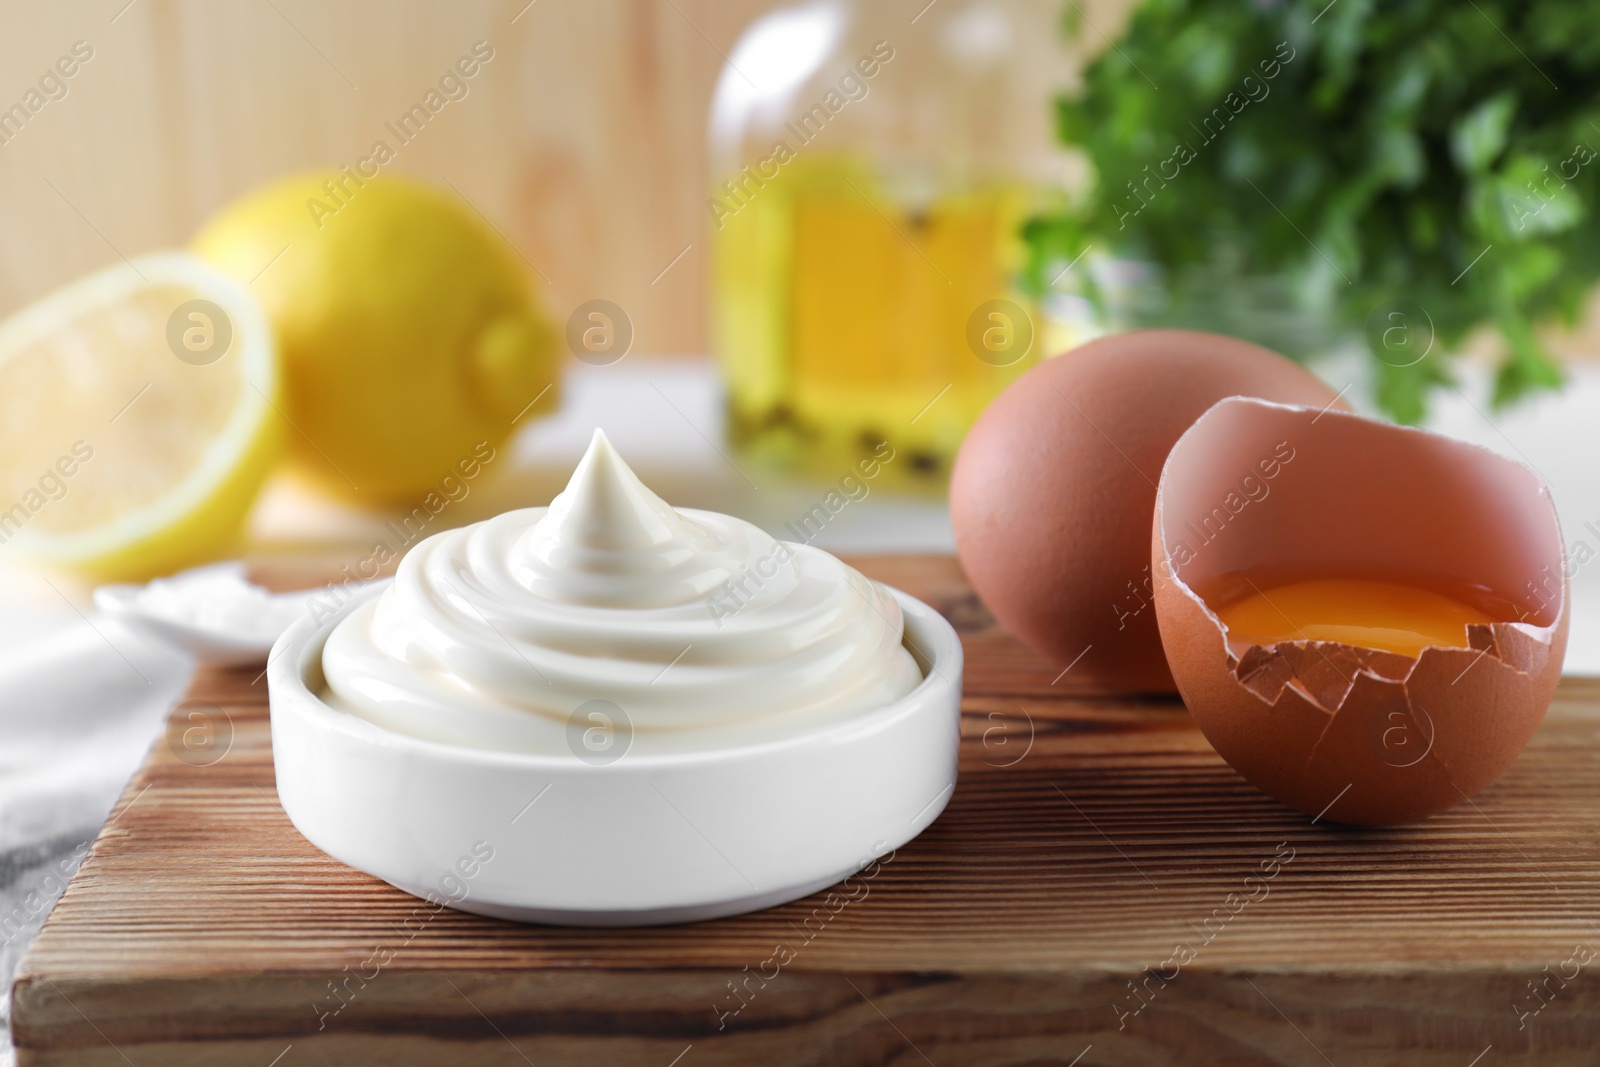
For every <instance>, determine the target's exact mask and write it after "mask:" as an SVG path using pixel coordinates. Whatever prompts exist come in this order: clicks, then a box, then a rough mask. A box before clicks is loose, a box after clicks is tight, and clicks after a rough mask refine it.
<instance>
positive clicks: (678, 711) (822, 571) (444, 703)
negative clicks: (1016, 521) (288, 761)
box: [322, 430, 922, 755]
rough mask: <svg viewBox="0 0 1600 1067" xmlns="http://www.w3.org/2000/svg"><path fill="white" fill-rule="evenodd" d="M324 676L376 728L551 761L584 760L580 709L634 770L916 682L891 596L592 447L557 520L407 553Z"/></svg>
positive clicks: (555, 510)
mask: <svg viewBox="0 0 1600 1067" xmlns="http://www.w3.org/2000/svg"><path fill="white" fill-rule="evenodd" d="M322 668H323V675H324V677H325V678H326V682H327V689H326V693H325V694H324V698H325V699H326V700H327V702H328V703H329V704H331V705H333V706H335V707H339V708H342V709H344V710H346V711H349V712H350V713H352V714H355V715H358V716H360V717H362V718H364V719H366V720H368V721H369V722H372V723H374V724H376V725H379V726H382V727H385V728H387V729H390V730H395V731H398V732H401V733H406V734H410V735H412V736H414V737H419V738H425V739H429V740H433V741H441V742H445V743H449V744H456V745H464V746H470V747H474V748H483V749H489V750H494V751H503V752H523V753H532V754H549V755H558V754H564V753H567V752H569V751H570V750H572V749H573V746H574V734H573V732H572V729H571V726H572V724H573V717H574V716H575V715H577V716H580V725H585V724H586V723H587V718H586V716H588V715H589V714H590V712H588V711H585V709H593V708H596V707H603V708H607V709H609V714H603V713H596V714H600V718H599V719H597V720H596V721H601V720H608V724H607V726H606V728H607V729H611V728H615V726H616V723H615V722H614V721H610V720H615V719H616V718H618V717H619V715H620V717H621V719H622V721H623V723H624V724H625V726H624V729H625V730H626V732H627V734H628V736H627V737H626V738H625V739H624V740H625V742H626V743H627V744H629V745H630V746H631V751H632V752H634V753H636V754H646V753H665V752H683V751H699V750H705V749H708V748H719V747H728V746H737V745H744V744H750V743H753V742H760V741H766V740H772V739H776V738H780V737H783V736H785V735H788V734H792V733H794V732H796V731H802V730H807V729H811V728H815V727H818V726H821V725H825V724H827V723H830V722H837V721H840V720H843V719H847V718H849V717H851V716H854V715H859V714H861V713H863V712H867V711H871V710H874V709H876V708H880V707H883V706H884V705H886V704H889V703H891V702H893V701H895V700H897V699H899V698H900V697H903V696H905V695H906V694H907V693H909V692H910V691H911V690H912V689H913V688H915V687H916V686H917V685H918V684H919V683H920V682H921V681H922V672H921V670H920V668H919V667H918V666H917V663H916V661H915V660H914V659H913V657H912V656H911V654H910V652H909V651H907V649H906V647H905V645H904V622H903V619H902V617H901V611H900V606H899V604H898V603H896V601H895V599H894V598H893V597H891V596H889V595H888V594H887V593H885V592H884V591H883V589H882V588H881V587H879V586H878V585H876V584H875V583H873V582H871V581H869V580H868V579H866V578H864V577H862V575H861V574H860V573H859V572H857V571H856V570H855V569H853V568H851V567H849V566H847V565H846V564H844V563H842V562H841V561H839V560H838V559H837V558H835V557H834V556H832V555H830V554H828V553H827V552H824V551H822V550H820V549H816V548H812V547H810V546H807V545H796V544H790V543H787V542H783V541H778V540H776V539H774V538H773V537H771V536H770V535H768V534H766V533H765V532H763V531H762V530H761V529H759V528H758V527H756V526H754V525H752V524H750V523H748V522H744V521H742V520H740V519H736V518H733V517H731V516H728V515H721V514H717V513H715V512H708V511H697V510H690V509H684V510H681V511H680V510H677V509H674V508H672V507H671V506H669V505H668V504H667V503H666V502H665V501H663V500H662V499H661V498H660V497H658V496H656V495H655V494H654V493H652V492H651V491H650V490H649V489H648V488H646V487H645V485H644V484H643V483H642V482H641V481H640V480H639V478H638V477H637V476H636V475H635V474H634V472H633V471H632V470H631V469H629V467H628V465H627V464H626V463H625V462H623V459H622V457H621V456H620V455H618V454H617V451H616V450H615V449H614V448H613V447H612V446H611V444H610V442H608V441H607V440H606V438H605V435H604V434H603V433H601V432H600V431H598V430H597V431H595V435H594V439H593V441H592V442H591V443H590V445H589V449H588V451H587V453H586V454H585V455H584V457H583V459H582V460H581V461H580V462H579V464H578V466H577V469H576V470H575V471H574V472H573V475H572V479H571V481H570V482H569V484H568V485H567V487H566V489H565V490H564V491H563V492H562V493H561V494H560V495H559V496H557V497H556V498H555V499H554V500H553V501H551V503H550V506H549V507H547V508H526V509H521V510H517V511H511V512H507V513H505V514H502V515H499V516H496V517H495V518H492V519H489V520H487V521H484V522H480V523H477V524H474V525H472V526H467V527H464V528H461V529H456V530H449V531H446V532H444V533H440V534H436V535H434V536H433V537H430V538H428V539H427V540H425V541H423V542H421V543H420V544H418V545H417V546H416V547H415V548H414V549H412V550H411V552H410V553H409V554H408V555H407V556H406V557H405V559H404V560H402V561H401V564H400V567H399V570H398V572H397V573H396V575H395V579H394V583H393V585H391V586H390V587H389V588H388V589H387V590H385V591H384V592H383V593H382V594H381V595H380V596H378V597H376V598H373V599H372V600H369V601H367V602H366V603H364V604H362V605H361V606H360V607H358V608H357V609H356V610H355V611H353V612H352V613H350V614H349V615H348V616H347V617H346V618H345V619H344V620H343V621H342V622H341V623H340V624H339V625H338V626H337V627H336V628H335V629H334V631H333V633H332V634H331V635H330V636H329V638H328V641H327V644H326V646H325V648H324V651H323V655H322ZM594 702H600V703H598V704H596V703H594ZM580 735H581V732H580ZM591 736H592V735H591ZM603 740H604V741H605V742H606V743H611V742H612V740H613V739H611V738H603Z"/></svg>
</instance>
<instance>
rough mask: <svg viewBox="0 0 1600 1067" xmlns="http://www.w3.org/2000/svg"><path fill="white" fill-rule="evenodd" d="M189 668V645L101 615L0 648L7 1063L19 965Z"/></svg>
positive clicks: (0, 864) (0, 954)
mask: <svg viewBox="0 0 1600 1067" xmlns="http://www.w3.org/2000/svg"><path fill="white" fill-rule="evenodd" d="M190 672H191V664H190V662H189V660H188V657H186V656H185V655H183V654H182V653H180V652H176V651H174V650H172V649H170V648H167V647H165V646H164V645H161V644H159V643H157V642H155V641H152V640H150V639H148V638H145V637H142V636H140V635H138V634H135V633H133V632H132V631H130V630H127V629H125V628H123V627H121V626H120V625H118V624H117V623H115V622H113V621H111V620H109V619H106V618H104V617H101V616H93V615H92V616H89V617H88V618H86V619H85V618H74V619H72V620H71V621H69V622H65V623H58V624H57V625H56V626H54V627H51V628H50V632H46V633H44V634H42V635H40V636H35V637H32V638H29V639H28V640H25V641H20V642H14V643H11V644H10V645H9V647H6V648H4V649H0V989H3V990H5V991H6V994H7V995H6V996H4V997H3V998H0V1020H4V1022H5V1031H4V1034H5V1036H4V1039H3V1040H0V1067H9V1065H10V1064H11V1063H12V1062H13V1053H12V1048H11V1039H10V1012H11V998H10V996H9V990H10V986H11V978H12V975H13V973H14V972H15V971H16V968H17V964H18V962H19V961H20V960H21V959H22V954H23V952H24V950H25V949H26V948H27V946H28V943H29V942H30V941H32V940H33V938H34V936H35V935H36V934H37V933H38V931H39V927H40V925H41V924H42V923H43V922H44V918H45V915H46V914H47V913H48V912H49V910H50V907H51V906H52V905H53V904H54V903H55V901H56V898H57V897H59V896H60V895H61V892H62V891H63V889H64V888H65V887H66V882H67V880H68V878H69V877H70V876H71V874H72V872H73V871H75V870H76V869H77V865H78V863H79V861H80V860H81V859H82V857H83V854H84V852H85V851H87V849H88V845H89V843H90V842H91V841H93V839H94V836H95V834H96V833H97V832H98V831H99V829H100V825H101V824H102V823H103V822H105V819H106V816H107V814H108V813H109V812H110V810H111V806H112V804H114V803H115V802H116V799H117V797H118V796H119V795H120V794H121V792H122V789H123V786H124V785H125V784H126V783H127V781H128V778H129V776H130V775H132V774H133V772H134V770H135V769H137V767H138V765H139V761H140V760H141V759H142V758H143V756H144V753H145V751H146V750H147V749H148V748H149V747H150V743H151V742H152V741H153V740H154V739H155V738H157V737H158V736H159V735H160V733H161V730H162V724H163V722H164V721H165V719H166V715H167V712H168V710H169V709H170V708H171V707H172V705H173V704H174V703H176V702H177V700H178V698H179V697H180V696H181V695H182V693H183V690H184V688H185V687H186V686H187V685H188V681H189V675H190Z"/></svg>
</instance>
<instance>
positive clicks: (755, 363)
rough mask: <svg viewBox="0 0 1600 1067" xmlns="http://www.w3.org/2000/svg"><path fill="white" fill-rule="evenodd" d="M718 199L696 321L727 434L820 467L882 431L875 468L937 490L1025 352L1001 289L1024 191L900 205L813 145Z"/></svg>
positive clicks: (1014, 247) (1018, 322) (1012, 265)
mask: <svg viewBox="0 0 1600 1067" xmlns="http://www.w3.org/2000/svg"><path fill="white" fill-rule="evenodd" d="M769 173H770V171H769ZM717 196H718V201H719V202H720V203H721V204H722V205H723V210H721V211H715V210H714V212H713V214H714V215H715V216H717V220H716V222H714V224H713V225H714V231H715V232H714V247H715V266H714V273H713V287H714V293H713V297H714V300H713V306H714V312H713V315H714V318H713V327H712V330H713V337H714V343H715V346H716V349H717V353H718V358H719V360H720V362H721V366H722V372H723V376H724V380H725V382H726V384H727V389H728V411H729V417H730V418H729V425H730V434H731V436H732V438H733V440H734V443H735V444H736V445H738V446H739V447H741V448H742V449H743V450H745V451H746V452H748V453H754V454H756V455H758V456H760V457H763V458H766V459H770V460H773V461H776V462H778V463H781V464H783V465H786V466H797V465H798V466H803V467H807V468H810V469H812V470H813V471H814V472H816V473H819V474H822V475H825V476H826V475H830V474H833V473H836V470H835V468H842V467H844V466H847V465H848V464H849V463H850V462H851V461H852V460H853V459H854V458H855V457H857V456H859V455H861V454H862V453H864V452H865V453H871V452H872V451H873V449H874V448H875V447H876V446H877V445H878V444H879V443H880V442H884V441H887V442H889V444H890V445H892V446H893V447H894V449H895V457H896V458H895V460H894V461H893V462H891V463H889V464H888V465H887V466H886V467H885V470H886V471H890V472H892V473H893V474H894V475H895V476H896V477H897V478H898V479H909V480H919V479H920V480H924V481H927V482H929V483H931V484H939V483H940V482H941V481H942V478H943V476H944V475H945V474H947V473H948V470H949V464H950V461H951V459H952V458H953V457H954V454H955V450H956V448H957V446H958V445H959V444H960V442H961V438H962V436H963V434H964V433H965V432H966V430H967V428H968V427H969V426H970V425H971V424H972V421H973V420H974V419H975V418H977V416H978V414H979V412H981V411H982V410H983V408H984V406H985V405H986V404H987V403H988V402H989V401H990V400H991V399H992V398H993V397H994V396H995V395H996V394H998V393H999V392H1000V390H1002V389H1004V388H1005V386H1006V385H1008V384H1010V383H1011V382H1012V381H1014V380H1015V379H1016V378H1017V376H1018V375H1020V374H1021V373H1022V372H1023V371H1024V370H1026V369H1027V368H1028V367H1029V366H1031V365H1032V364H1033V363H1035V362H1037V360H1038V359H1039V357H1040V354H1041V353H1040V349H1041V348H1042V347H1043V345H1042V343H1041V340H1040V333H1041V329H1040V327H1039V323H1038V319H1039V316H1038V315H1037V314H1036V313H1035V310H1034V308H1033V307H1032V306H1031V305H1030V304H1029V302H1028V301H1027V300H1025V299H1024V298H1023V297H1021V296H1020V295H1018V294H1017V293H1016V292H1015V290H1014V286H1013V279H1014V278H1015V277H1016V276H1017V273H1018V271H1019V269H1020V267H1021V263H1022V256H1023V248H1022V245H1021V241H1020V237H1019V232H1018V231H1019V227H1020V224H1021V222H1022V220H1023V218H1024V216H1025V212H1026V209H1027V205H1028V200H1027V195H1026V192H1025V191H1024V190H1023V189H1022V188H1020V187H1001V186H996V187H990V188H982V189H977V190H973V191H969V192H965V193H961V194H952V195H947V196H944V197H936V198H932V199H925V200H924V201H923V202H922V203H920V204H919V206H917V207H915V208H911V207H907V206H904V205H903V204H901V203H899V202H897V201H896V199H895V198H894V197H892V196H891V195H890V194H888V193H886V192H885V191H884V190H883V189H882V188H881V187H880V186H879V185H878V183H877V182H876V181H875V180H874V179H873V177H872V173H871V171H870V170H869V169H868V168H867V167H866V166H865V165H863V164H861V163H860V162H858V161H854V160H852V159H851V158H850V157H847V156H827V155H822V154H814V155H810V156H806V155H802V156H800V157H799V158H796V159H793V160H791V161H789V162H788V163H786V164H784V165H783V166H782V168H781V171H780V172H779V173H778V174H777V175H776V177H774V178H772V180H769V181H766V182H765V183H764V184H762V185H759V186H757V185H756V184H755V183H753V182H751V181H749V180H744V181H742V182H741V183H740V184H739V185H738V186H737V187H735V186H734V185H732V184H724V185H722V186H720V187H719V188H718V190H717ZM996 300H1004V301H1009V305H1008V306H1000V307H996V306H987V307H986V306H985V305H987V304H988V302H990V301H996ZM1013 309H1014V310H1013ZM975 321H976V323H977V328H975V327H974V322H975ZM1030 335H1031V343H1030V342H1029V337H1030ZM975 345H976V346H977V348H979V349H982V351H983V355H982V356H980V355H979V354H978V353H977V352H976V351H975ZM1024 346H1025V347H1024Z"/></svg>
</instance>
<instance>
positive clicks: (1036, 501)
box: [950, 330, 1337, 693]
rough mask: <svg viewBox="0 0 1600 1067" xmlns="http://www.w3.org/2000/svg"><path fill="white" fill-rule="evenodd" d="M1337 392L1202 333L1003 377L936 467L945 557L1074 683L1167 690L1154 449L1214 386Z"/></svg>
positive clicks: (1088, 349) (1162, 446) (1079, 355)
mask: <svg viewBox="0 0 1600 1067" xmlns="http://www.w3.org/2000/svg"><path fill="white" fill-rule="evenodd" d="M1236 395H1244V396H1259V397H1264V398H1266V399H1268V400H1278V401H1283V402H1285V403H1292V404H1316V405H1317V406H1318V407H1321V406H1322V405H1324V404H1328V403H1336V402H1337V397H1336V396H1335V395H1334V392H1333V390H1332V389H1330V388H1328V386H1327V385H1326V384H1324V383H1323V382H1322V381H1321V380H1320V379H1319V378H1317V377H1316V376H1315V375H1314V374H1312V373H1311V372H1310V371H1308V370H1306V369H1305V368H1304V367H1301V366H1299V365H1298V364H1296V363H1292V362H1290V361H1289V360H1287V359H1285V358H1284V357H1282V356H1280V355H1278V354H1277V353H1275V352H1270V351H1268V350H1267V349H1265V348H1261V347H1259V346H1257V345H1253V344H1249V343H1248V342H1245V341H1239V340H1236V339H1234V338H1232V337H1223V336H1221V335H1220V334H1214V333H1198V332H1195V331H1192V330H1134V331H1131V332H1128V333H1120V334H1114V335H1112V336H1109V337H1102V338H1099V339H1098V340H1094V341H1090V342H1089V343H1088V344H1085V345H1081V346H1079V347H1078V348H1075V349H1073V350H1072V351H1070V352H1067V353H1064V354H1063V355H1060V356H1057V357H1056V358H1054V359H1049V360H1046V361H1045V362H1043V363H1041V364H1039V365H1038V366H1037V367H1034V368H1032V369H1030V370H1029V371H1028V372H1027V373H1026V374H1024V375H1023V376H1022V377H1021V378H1019V379H1017V381H1015V382H1013V383H1012V384H1011V386H1010V387H1009V388H1007V389H1006V391H1005V392H1003V393H1002V394H1001V395H1000V396H998V397H996V398H995V400H994V402H993V403H992V404H990V405H989V407H988V408H987V409H986V410H985V411H984V413H983V415H982V416H981V417H980V418H979V419H978V421H977V422H976V423H975V424H974V425H973V427H972V429H971V431H970V432H968V434H967V438H966V441H965V442H963V444H962V446H961V451H960V453H959V455H958V456H957V457H956V463H955V469H954V471H953V472H952V474H951V479H950V522H951V526H952V527H953V528H954V531H955V541H956V553H957V555H959V556H960V558H961V566H962V569H963V570H964V571H965V572H966V574H967V578H968V580H970V581H971V582H972V587H973V589H975V590H976V591H977V593H978V596H980V597H981V598H982V599H983V602H984V604H985V606H987V607H988V609H989V610H990V611H991V612H993V613H994V616H995V618H997V619H999V620H1000V622H1001V624H1002V625H1004V626H1005V627H1006V629H1008V630H1010V631H1011V632H1012V633H1014V634H1016V635H1017V637H1019V638H1020V639H1021V640H1022V641H1023V643H1025V644H1027V645H1028V646H1029V647H1031V648H1032V649H1033V650H1034V651H1035V652H1037V653H1039V654H1040V655H1041V656H1043V657H1044V658H1045V659H1047V660H1049V661H1051V662H1052V663H1054V664H1055V665H1056V666H1057V667H1068V666H1069V665H1070V669H1071V671H1072V679H1073V680H1074V681H1076V680H1085V681H1089V682H1092V683H1095V684H1097V685H1100V686H1103V687H1107V688H1110V689H1114V690H1118V691H1122V692H1135V693H1170V692H1172V691H1173V684H1172V676H1171V675H1170V674H1168V673H1167V660H1166V657H1165V656H1164V655H1162V652H1161V637H1160V634H1159V633H1157V631H1156V620H1155V611H1154V610H1153V609H1152V608H1150V606H1149V604H1150V553H1149V537H1150V517H1151V514H1152V512H1153V511H1154V509H1155V501H1156V480H1157V479H1158V478H1159V477H1160V476H1161V464H1162V463H1163V462H1164V461H1165V460H1166V458H1167V452H1168V451H1169V450H1170V449H1171V448H1172V445H1173V442H1175V441H1176V440H1177V439H1178V438H1179V436H1180V435H1182V433H1183V432H1184V430H1186V429H1188V428H1189V426H1190V424H1192V423H1193V422H1194V420H1195V419H1197V418H1199V417H1200V416H1201V415H1202V414H1203V413H1204V412H1205V411H1206V409H1207V408H1209V407H1210V406H1211V405H1212V404H1215V403H1216V402H1217V401H1219V400H1221V399H1222V398H1224V397H1228V396H1236Z"/></svg>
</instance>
